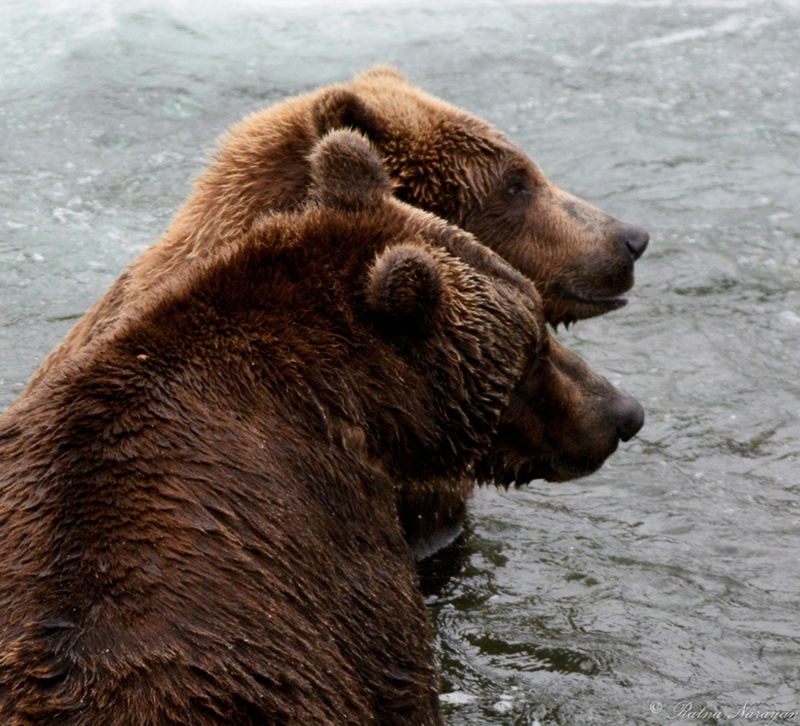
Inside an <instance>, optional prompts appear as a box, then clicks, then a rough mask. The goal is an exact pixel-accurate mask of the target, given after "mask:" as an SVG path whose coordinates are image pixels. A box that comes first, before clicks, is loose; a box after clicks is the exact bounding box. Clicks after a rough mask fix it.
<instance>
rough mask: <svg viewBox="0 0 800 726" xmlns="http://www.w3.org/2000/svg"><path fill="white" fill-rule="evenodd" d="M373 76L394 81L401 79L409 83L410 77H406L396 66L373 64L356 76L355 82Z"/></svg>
mask: <svg viewBox="0 0 800 726" xmlns="http://www.w3.org/2000/svg"><path fill="white" fill-rule="evenodd" d="M373 78H378V79H387V80H393V81H399V82H400V83H405V84H408V85H410V84H409V82H408V78H406V77H405V76H404V75H403V74H402V73H400V71H398V70H397V68H395V67H394V66H386V65H381V66H373V67H372V68H370V69H369V70H368V71H364V72H363V73H361V74H359V75H358V76H356V80H355V82H356V83H358V82H359V81H364V80H371V79H373Z"/></svg>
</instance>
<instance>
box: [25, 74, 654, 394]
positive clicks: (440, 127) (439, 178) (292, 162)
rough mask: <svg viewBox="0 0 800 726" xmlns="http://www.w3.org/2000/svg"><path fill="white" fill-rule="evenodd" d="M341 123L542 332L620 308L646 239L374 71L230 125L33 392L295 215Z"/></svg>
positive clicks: (491, 137)
mask: <svg viewBox="0 0 800 726" xmlns="http://www.w3.org/2000/svg"><path fill="white" fill-rule="evenodd" d="M341 128H353V129H357V130H359V131H360V132H361V133H363V134H364V135H365V136H367V137H368V138H369V139H370V140H371V141H372V143H373V144H374V145H375V147H376V148H377V149H378V152H379V153H380V155H381V156H382V158H383V159H384V163H385V167H386V169H387V171H388V173H389V175H390V177H391V178H392V183H393V185H394V187H395V194H396V196H397V197H398V198H399V199H402V200H404V201H406V202H408V203H409V204H412V205H414V206H416V207H419V208H421V209H424V210H427V211H429V212H433V213H434V214H437V215H439V216H440V217H442V218H443V219H445V220H447V221H449V222H451V223H453V224H455V225H457V226H459V227H461V228H462V229H464V230H467V231H469V232H472V233H474V234H475V235H476V236H477V237H478V239H479V240H480V241H481V242H482V243H483V244H485V245H487V246H489V247H490V248H492V249H494V250H495V251H497V252H498V253H500V255H501V256H502V257H504V258H505V259H506V260H507V261H508V262H510V263H511V264H512V265H513V266H514V267H516V268H517V269H518V270H520V271H521V272H523V273H524V274H525V275H527V276H528V277H529V278H531V279H532V280H534V281H535V282H536V283H537V285H538V287H539V291H540V293H541V295H542V298H543V300H544V309H545V316H546V317H547V319H548V321H549V322H550V323H553V324H557V323H560V322H563V323H569V322H571V321H573V320H578V319H583V318H588V317H592V316H594V315H599V314H601V313H604V312H606V311H609V310H614V309H616V308H619V307H620V306H622V305H624V304H625V299H624V298H623V297H621V295H622V294H623V293H625V292H626V291H627V290H628V289H629V288H630V287H631V286H632V284H633V263H634V260H636V259H637V258H638V257H639V256H640V255H641V254H642V252H643V251H644V249H645V246H646V245H647V242H648V234H647V232H646V231H645V230H643V229H641V228H639V227H635V226H633V225H629V224H624V223H622V222H619V221H617V220H616V219H614V218H612V217H610V216H608V215H607V214H605V213H603V212H601V211H600V210H598V209H596V208H595V207H593V206H591V205H589V204H587V203H586V202H584V201H582V200H580V199H577V198H575V197H573V196H571V195H569V194H567V193H566V192H563V191H561V190H560V189H558V188H557V187H556V186H554V185H553V184H552V183H551V182H550V181H549V180H548V179H547V178H546V177H545V176H544V174H543V173H542V172H541V170H540V169H539V168H538V167H537V166H536V164H534V163H533V161H531V160H530V159H529V158H528V157H527V156H526V155H525V154H524V153H523V152H522V151H520V150H519V149H518V148H517V147H516V146H514V145H513V144H511V143H510V142H509V141H508V139H507V138H506V137H505V136H504V135H503V134H502V133H500V132H498V131H497V130H495V129H494V128H492V127H491V126H490V125H489V124H488V123H486V122H485V121H482V120H481V119H479V118H476V117H475V116H472V115H470V114H468V113H466V112H465V111H462V110H460V109H458V108H455V107H453V106H451V105H448V104H447V103H445V102H443V101H441V100H439V99H437V98H434V97H432V96H430V95H428V94H426V93H424V92H422V91H421V90H419V89H417V88H415V87H414V86H412V85H411V84H410V83H409V82H408V81H407V80H406V79H405V78H404V77H403V76H402V75H401V74H400V73H399V72H398V71H397V70H395V69H393V68H388V67H377V68H374V69H373V70H371V71H369V72H367V73H364V74H363V75H361V76H358V77H357V78H356V79H355V80H354V81H353V82H352V83H350V84H341V85H334V86H329V87H326V88H322V89H320V90H317V91H315V92H313V93H309V94H307V95H304V96H300V97H297V98H293V99H290V100H288V101H285V102H283V103H280V104H278V105H276V106H273V107H271V108H268V109H266V110H264V111H261V112H259V113H256V114H254V115H252V116H250V117H249V118H247V119H245V120H244V122H242V123H241V124H239V125H238V126H236V127H234V128H233V129H232V130H231V131H230V132H229V133H228V134H227V135H226V137H225V139H224V141H223V143H222V146H221V149H220V150H219V153H218V154H217V156H216V158H215V160H214V161H213V163H212V164H211V166H210V167H209V168H208V169H207V170H206V171H205V172H204V173H203V175H202V176H201V177H200V178H199V180H198V181H197V184H196V188H195V190H194V193H193V194H192V195H191V196H190V198H189V200H188V201H187V202H186V204H185V205H184V206H183V208H182V209H181V210H180V211H179V212H178V213H177V215H176V216H175V219H174V220H173V223H172V225H171V226H170V228H169V229H168V230H167V232H166V234H165V235H164V237H163V238H162V239H161V240H160V241H159V242H158V243H157V244H155V245H154V246H153V247H151V248H150V249H148V250H147V251H145V252H144V254H143V255H142V256H141V257H140V258H139V259H138V260H136V261H135V262H134V263H133V264H132V265H131V267H130V268H129V269H128V270H127V271H126V272H125V273H124V274H123V275H122V277H120V279H119V280H118V281H117V282H116V283H115V284H114V285H113V286H112V287H111V289H110V290H109V291H108V293H107V294H106V295H105V297H104V298H103V299H102V300H101V301H100V302H98V303H97V304H95V305H94V306H93V307H92V308H90V310H89V311H88V312H87V313H86V315H85V316H84V317H83V318H82V319H81V320H80V321H79V322H78V324H77V325H76V326H75V327H74V328H73V329H72V331H70V333H69V334H68V335H67V337H66V339H65V340H64V341H63V342H62V343H61V345H60V346H59V347H58V348H56V349H55V350H54V351H53V353H51V354H50V356H49V357H48V359H47V360H46V361H45V363H44V364H43V365H42V367H41V368H40V369H39V371H37V373H36V374H34V377H33V378H32V381H31V383H30V386H33V385H35V384H36V383H37V382H38V381H39V380H40V378H41V377H42V376H43V375H44V374H45V373H46V371H47V370H49V368H51V367H53V366H55V365H56V364H57V363H58V362H59V361H60V360H62V359H63V358H65V357H66V356H68V355H69V354H70V353H71V352H72V351H74V350H77V349H78V348H80V347H81V346H82V345H84V344H85V343H86V342H87V341H89V340H91V339H92V338H93V337H95V336H96V335H98V334H99V333H100V332H101V331H103V330H105V329H107V328H109V327H112V326H113V324H114V321H115V320H116V319H117V317H118V315H119V313H120V310H121V309H123V308H124V307H125V305H127V304H128V303H129V302H131V301H132V302H134V303H135V302H136V301H137V300H138V299H139V298H140V297H141V296H142V294H143V293H144V292H145V291H146V290H148V289H149V288H151V287H152V286H153V285H155V284H156V283H157V282H158V281H159V280H160V278H161V277H163V276H164V275H166V274H169V273H171V272H172V271H173V270H175V269H177V268H179V267H180V266H182V265H183V264H185V263H186V261H187V260H193V259H197V258H202V257H205V256H206V255H208V254H209V253H210V252H211V250H212V248H213V247H214V246H216V245H220V244H229V243H230V242H231V241H233V240H235V239H236V238H237V237H239V235H241V234H242V233H243V232H245V231H246V230H248V229H250V227H252V226H253V224H254V223H255V222H256V220H257V219H258V218H259V216H261V215H262V214H264V213H265V212H268V211H271V210H288V209H294V208H297V207H298V206H301V205H302V204H303V203H304V201H305V199H306V197H307V194H308V189H309V182H310V166H309V162H308V155H309V153H310V152H311V150H312V148H313V147H314V145H315V144H316V143H317V142H318V141H319V140H320V139H321V138H322V137H323V136H324V135H325V134H327V133H328V132H329V131H331V130H336V129H341Z"/></svg>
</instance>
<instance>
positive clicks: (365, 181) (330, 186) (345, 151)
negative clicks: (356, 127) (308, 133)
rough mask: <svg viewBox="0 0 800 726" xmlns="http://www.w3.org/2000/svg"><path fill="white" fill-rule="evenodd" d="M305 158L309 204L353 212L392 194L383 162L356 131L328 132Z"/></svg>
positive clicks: (390, 183)
mask: <svg viewBox="0 0 800 726" xmlns="http://www.w3.org/2000/svg"><path fill="white" fill-rule="evenodd" d="M308 158H309V162H310V164H311V188H310V190H309V195H310V198H311V200H312V201H315V202H317V203H321V204H325V205H327V206H332V207H342V208H345V209H353V208H360V207H366V206H368V205H370V204H377V203H380V202H381V201H383V200H384V199H385V197H387V196H389V195H390V194H391V193H392V182H391V181H390V180H389V177H388V175H387V174H386V171H385V170H384V168H383V162H382V161H381V159H380V157H379V156H378V154H377V153H376V152H375V150H374V149H373V148H372V145H371V144H370V143H369V141H367V140H366V139H365V138H364V137H363V136H361V134H358V133H356V132H355V131H331V132H330V133H329V134H327V135H326V136H324V137H323V138H322V139H321V140H320V141H319V142H318V143H317V145H316V146H315V147H314V150H313V151H312V152H311V154H310V155H309V157H308Z"/></svg>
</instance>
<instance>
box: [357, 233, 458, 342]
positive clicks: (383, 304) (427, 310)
mask: <svg viewBox="0 0 800 726" xmlns="http://www.w3.org/2000/svg"><path fill="white" fill-rule="evenodd" d="M445 286H446V282H445V279H444V277H443V275H442V269H441V264H440V263H439V261H438V260H437V259H436V258H435V257H434V256H433V254H431V252H430V251H429V250H427V249H425V248H424V247H420V246H419V245H414V244H410V243H409V244H399V245H395V246H394V247H388V248H387V249H385V250H383V252H381V253H380V254H379V255H378V257H377V258H376V260H375V263H374V264H373V266H372V268H371V270H370V272H369V280H368V281H367V291H366V293H367V304H368V305H369V306H370V308H371V309H372V310H373V311H374V312H375V313H376V314H377V315H378V316H379V317H380V318H382V319H383V320H385V321H386V322H387V323H390V324H392V325H395V326H398V327H400V328H408V327H415V326H419V325H422V324H424V323H427V322H430V320H431V316H432V315H433V314H434V313H436V311H437V310H438V309H439V308H440V307H441V305H442V298H443V297H444V292H445Z"/></svg>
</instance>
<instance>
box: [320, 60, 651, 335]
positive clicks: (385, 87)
mask: <svg viewBox="0 0 800 726" xmlns="http://www.w3.org/2000/svg"><path fill="white" fill-rule="evenodd" d="M315 122H316V124H317V127H318V129H319V130H320V132H321V133H325V132H326V131H328V130H330V129H333V128H342V127H347V128H354V129H358V130H359V131H361V132H362V133H363V134H364V135H366V136H367V137H368V138H369V139H370V140H371V141H372V142H373V143H374V145H375V146H376V148H377V150H378V152H379V153H380V154H381V156H382V157H383V159H384V162H385V165H386V169H387V172H388V173H389V175H390V177H391V178H392V181H393V183H394V184H395V186H396V192H395V193H396V195H397V196H398V198H400V199H403V200H405V201H407V202H408V203H410V204H412V205H414V206H417V207H420V208H422V209H425V210H427V211H431V212H433V213H435V214H437V215H438V216H440V217H442V218H444V219H446V220H448V221H449V222H451V223H453V224H456V225H458V226H459V227H461V228H462V229H464V230H467V231H469V232H472V233H473V234H474V235H475V236H476V237H477V238H478V239H479V240H480V241H481V242H482V243H483V244H485V245H487V246H488V247H490V248H491V249H493V250H495V251H496V252H497V253H499V254H500V255H501V256H502V257H503V258H504V259H505V260H507V261H508V262H509V263H511V265H512V266H513V267H515V268H517V269H518V270H520V271H521V272H523V273H524V274H525V275H527V276H528V277H529V278H530V279H532V280H533V281H534V282H536V284H537V286H538V287H539V291H540V293H541V295H542V299H543V303H544V312H545V317H546V318H547V319H548V321H550V322H551V323H553V324H557V323H560V322H563V323H570V322H572V321H574V320H580V319H584V318H590V317H593V316H596V315H600V314H602V313H605V312H608V311H610V310H615V309H617V308H619V307H621V306H623V305H624V304H625V302H626V300H625V298H624V297H623V294H624V293H625V292H627V291H628V290H629V289H630V288H631V287H632V285H633V281H634V275H633V270H634V262H635V261H636V260H637V259H638V258H639V257H640V256H641V254H642V253H643V252H644V250H645V247H646V246H647V243H648V240H649V235H648V233H647V232H646V231H645V230H644V229H642V228H640V227H637V226H634V225H631V224H627V223H625V222H621V221H619V220H617V219H615V218H613V217H611V216H609V215H608V214H606V213H605V212H603V211H601V210H599V209H597V208H596V207H594V206H592V205H591V204H589V203H587V202H585V201H583V200H581V199H578V198H577V197H574V196H572V195H570V194H568V193H567V192H564V191H562V190H561V189H559V188H558V187H556V186H555V185H554V184H553V183H552V182H551V181H550V180H549V179H548V178H547V177H546V176H545V175H544V174H543V173H542V171H541V169H539V167H538V166H537V165H536V164H535V163H534V162H533V161H532V160H531V159H530V158H529V157H528V156H527V155H526V154H525V153H523V152H522V151H521V150H520V149H519V148H517V147H516V146H515V145H513V144H512V143H511V142H510V141H509V140H508V139H507V137H506V136H505V135H504V134H502V133H500V132H499V131H497V130H495V129H494V128H492V126H490V125H489V124H488V123H486V122H485V121H483V120H481V119H479V118H477V117H475V116H473V115H471V114H469V113H466V112H465V111H462V110H461V109H459V108H456V107H454V106H451V105H449V104H447V103H445V102H443V101H441V100H439V99H437V98H435V97H433V96H430V95H428V94H426V93H424V92H422V91H420V90H419V89H417V88H415V87H414V86H412V85H411V84H410V83H409V82H408V81H407V80H406V79H405V78H404V77H403V76H402V75H401V74H400V73H399V72H397V71H396V70H394V69H392V68H384V67H379V68H375V69H373V70H371V71H369V72H367V73H365V74H363V75H361V76H359V77H357V78H356V80H355V81H354V82H353V83H352V84H350V85H342V86H335V87H332V88H331V89H329V90H327V91H326V92H324V93H323V94H322V95H321V96H320V99H319V101H318V103H317V107H316V109H315Z"/></svg>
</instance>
